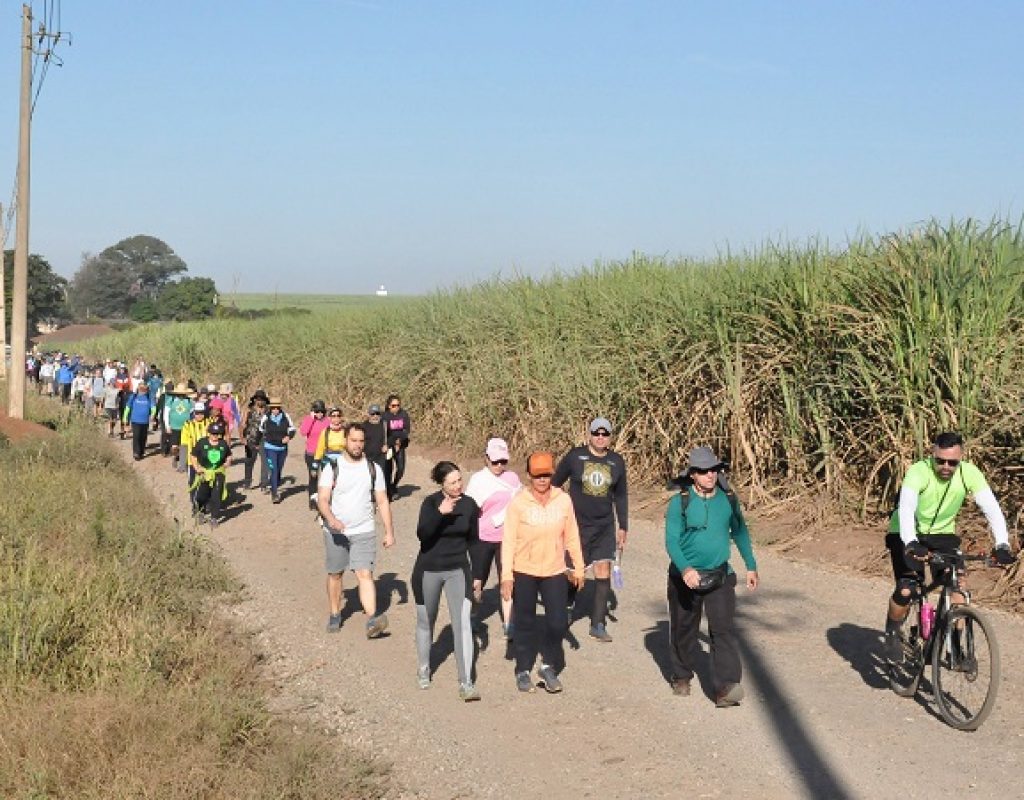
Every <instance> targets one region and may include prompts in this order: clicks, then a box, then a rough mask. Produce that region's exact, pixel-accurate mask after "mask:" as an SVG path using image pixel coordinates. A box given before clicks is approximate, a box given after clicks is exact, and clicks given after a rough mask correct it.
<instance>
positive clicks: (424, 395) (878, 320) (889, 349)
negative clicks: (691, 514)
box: [92, 222, 1024, 510]
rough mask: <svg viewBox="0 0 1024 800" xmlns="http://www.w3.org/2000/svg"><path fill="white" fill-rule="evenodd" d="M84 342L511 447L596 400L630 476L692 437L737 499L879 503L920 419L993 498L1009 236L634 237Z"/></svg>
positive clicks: (1002, 229)
mask: <svg viewBox="0 0 1024 800" xmlns="http://www.w3.org/2000/svg"><path fill="white" fill-rule="evenodd" d="M92 347H93V349H94V351H95V353H96V354H97V355H103V354H108V353H109V354H115V355H116V354H122V355H123V354H127V353H131V354H134V353H139V352H141V353H146V354H147V357H148V358H151V359H153V360H156V361H157V362H158V363H160V364H161V365H162V366H163V367H165V368H166V369H168V370H169V371H170V372H171V374H173V375H175V376H177V375H185V374H192V375H196V376H197V377H201V378H202V379H203V380H204V381H205V380H214V381H216V380H232V381H233V382H234V383H235V384H236V385H238V386H240V387H241V388H242V390H243V392H244V391H248V390H252V389H254V388H256V387H257V386H263V387H264V388H266V389H267V390H268V391H271V392H273V393H280V394H282V395H284V396H285V398H287V400H288V402H289V403H290V405H291V408H292V410H293V411H295V412H297V413H298V412H302V411H304V409H305V408H306V407H307V405H308V403H309V401H310V400H311V399H313V398H315V397H323V398H324V399H326V400H328V401H330V402H337V403H340V404H341V405H343V406H344V407H346V408H348V409H349V412H350V413H351V414H353V415H355V414H359V413H361V411H362V410H363V409H364V408H365V406H366V403H367V402H369V401H371V400H377V401H380V400H381V399H383V397H384V396H385V394H387V393H388V392H390V391H398V392H399V393H401V394H402V395H403V398H404V400H405V403H406V406H407V407H408V408H409V410H410V412H411V414H412V416H413V430H414V434H415V436H414V438H419V439H421V440H427V441H432V442H434V443H441V444H447V445H450V446H453V447H457V448H460V449H463V450H467V451H470V452H479V451H480V450H481V448H482V446H483V442H484V441H485V440H486V438H487V437H488V436H490V435H494V434H501V435H504V436H505V437H506V438H508V439H509V440H510V442H511V443H512V445H513V448H514V450H515V452H516V453H518V455H519V458H520V459H522V458H523V457H524V456H525V454H526V453H527V452H528V451H529V450H530V449H531V448H534V447H547V448H552V449H555V450H559V451H561V450H564V449H565V448H566V447H567V446H568V445H569V444H571V443H573V442H576V441H579V440H580V439H581V438H582V435H583V431H584V425H585V422H586V420H587V419H588V418H590V417H591V416H593V415H594V414H597V413H600V414H602V415H606V416H608V417H609V418H611V419H612V420H613V421H615V423H616V424H617V425H618V427H619V429H620V431H621V433H620V436H619V439H618V443H617V447H618V448H619V449H620V450H621V451H623V452H624V454H625V455H626V456H627V458H628V459H629V463H630V465H631V469H632V472H633V475H634V479H636V480H638V481H642V482H648V483H658V482H660V481H661V480H662V479H663V478H664V477H665V476H667V475H669V474H670V473H672V472H673V471H674V470H676V469H677V468H678V467H679V466H680V465H681V464H682V463H683V461H684V458H685V453H686V452H687V451H688V450H689V449H690V448H691V447H693V446H695V445H697V444H710V445H712V446H713V447H715V448H716V449H717V450H718V452H719V453H720V454H721V455H722V456H724V457H725V458H727V459H728V460H729V461H730V462H731V463H732V464H733V465H734V470H735V472H736V474H737V476H738V477H739V479H740V480H741V482H743V483H745V484H746V485H747V486H749V488H750V497H751V498H752V499H753V500H754V501H755V502H761V501H764V502H768V501H771V500H774V499H780V498H785V497H795V496H799V495H803V494H805V493H806V491H807V489H808V488H809V487H810V488H812V489H822V490H824V491H825V492H827V493H828V494H829V495H831V496H832V497H834V498H840V497H843V498H851V497H855V498H860V499H861V503H860V504H861V505H862V506H863V507H865V508H869V509H879V510H880V509H884V508H886V507H887V506H888V503H889V502H890V500H891V497H892V494H893V491H894V490H895V487H896V486H897V485H898V482H899V480H900V479H901V477H902V473H903V470H904V469H905V468H906V466H907V465H908V464H909V463H910V462H911V461H912V460H913V459H915V458H916V457H918V456H920V455H921V454H922V453H923V452H924V451H925V449H926V445H927V442H928V441H929V437H930V436H932V435H934V434H935V433H937V432H938V431H940V430H943V429H947V428H955V429H959V430H962V431H964V432H965V433H966V434H967V435H968V436H969V437H970V439H971V448H970V455H971V457H972V458H974V459H975V460H977V461H978V462H979V463H981V464H982V466H983V467H984V468H985V469H987V470H989V471H990V474H991V477H992V479H993V482H994V483H995V484H996V486H997V487H998V488H1000V489H1002V490H1004V492H1007V493H1008V494H1005V495H1004V496H1005V497H1006V498H1008V499H1009V500H1010V501H1011V503H1013V504H1016V505H1011V510H1012V509H1013V508H1019V507H1020V506H1019V501H1020V500H1021V497H1020V489H1019V486H1018V485H1017V484H1018V483H1019V482H1017V483H1015V482H1013V481H1011V480H1010V479H1009V476H1008V473H1006V472H1004V471H1003V470H1002V468H1003V467H1005V466H1010V465H1014V464H1019V463H1020V462H1021V459H1022V454H1024V443H1022V435H1021V430H1022V429H1024V386H1022V383H1021V381H1020V375H1021V374H1024V237H1022V232H1021V229H1020V227H1019V226H1017V225H1010V224H1005V223H1001V222H995V223H993V224H991V225H981V224H978V223H975V222H962V223H961V222H950V223H946V224H944V223H938V222H932V223H930V224H929V225H927V226H924V227H922V228H921V229H919V230H916V231H914V232H912V233H908V234H899V235H892V236H884V237H875V238H871V237H865V238H862V239H859V240H856V241H852V242H850V243H849V244H848V245H847V246H846V247H844V248H830V247H827V246H825V245H823V244H820V243H814V242H812V243H809V244H806V245H800V246H788V245H780V244H769V245H766V246H764V247H762V248H760V249H758V250H755V251H751V252H748V253H742V254H731V253H730V254H725V255H723V256H721V257H719V258H717V259H712V260H709V261H704V262H696V261H685V260H684V261H666V260H664V259H659V258H648V257H645V256H641V255H637V256H635V257H634V258H632V259H629V260H627V261H624V262H616V263H609V264H604V265H600V266H598V267H595V268H593V269H590V270H587V271H584V272H582V273H580V274H576V275H557V276H555V277H552V278H550V279H548V280H544V281H538V280H532V279H528V278H523V279H515V280H494V281H491V282H488V283H484V284H482V285H478V286H473V287H469V288H462V289H455V290H451V291H447V292H442V293H437V294H434V295H431V296H428V297H423V298H419V299H412V300H409V301H408V302H405V303H403V304H402V305H401V306H399V307H395V308H383V309H371V308H367V307H357V308H354V309H352V310H349V311H346V312H345V313H334V314H318V315H314V316H312V317H307V318H304V319H301V320H298V321H296V320H294V319H293V320H289V319H268V320H259V321H255V322H251V323H240V322H213V323H203V324H195V325H175V326H163V327H158V328H151V329H146V330H139V331H132V332H128V333H125V334H123V335H120V336H114V337H109V338H106V339H104V340H100V341H97V342H95V343H94V344H93V345H92Z"/></svg>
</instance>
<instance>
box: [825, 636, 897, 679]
mask: <svg viewBox="0 0 1024 800" xmlns="http://www.w3.org/2000/svg"><path fill="white" fill-rule="evenodd" d="M826 638H827V639H828V643H829V646H830V647H831V648H832V649H833V650H835V651H836V653H838V654H839V655H840V656H842V657H843V658H844V659H845V660H846V661H847V663H848V664H849V665H850V666H851V667H852V668H853V670H854V671H855V672H856V673H857V674H858V675H860V677H861V678H862V679H863V680H864V683H866V684H867V685H868V686H870V687H871V688H872V689H886V690H888V688H889V674H888V670H887V668H886V663H885V660H884V659H883V658H882V657H881V655H880V654H879V652H878V649H879V643H878V639H879V632H878V631H877V630H872V629H871V628H864V627H861V626H860V625H854V624H853V623H850V622H844V623H842V624H841V625H838V626H836V627H835V628H829V629H828V633H826Z"/></svg>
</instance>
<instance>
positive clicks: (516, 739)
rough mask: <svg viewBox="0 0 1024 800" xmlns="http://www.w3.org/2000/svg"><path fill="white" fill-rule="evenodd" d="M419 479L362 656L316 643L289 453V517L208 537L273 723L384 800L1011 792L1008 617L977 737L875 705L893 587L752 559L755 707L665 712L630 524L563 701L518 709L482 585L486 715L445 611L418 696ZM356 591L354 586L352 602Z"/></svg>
mask: <svg viewBox="0 0 1024 800" xmlns="http://www.w3.org/2000/svg"><path fill="white" fill-rule="evenodd" d="M122 449H124V450H125V452H126V453H127V451H128V449H129V448H128V446H127V444H126V446H125V447H124V448H122ZM236 452H237V451H236ZM137 466H138V467H139V471H140V472H141V474H142V475H143V476H144V477H145V479H146V480H147V481H148V482H149V483H150V485H151V486H152V488H153V490H154V491H155V493H156V494H157V496H158V497H159V498H161V500H162V501H163V502H164V503H165V505H166V509H167V512H168V513H169V514H171V515H173V516H175V517H177V518H179V519H181V520H186V519H187V518H188V509H187V496H186V492H185V486H184V479H183V478H182V476H180V475H178V474H176V473H174V472H173V471H172V470H171V469H170V466H169V464H168V462H167V461H165V460H163V459H161V458H159V457H157V456H153V457H147V458H146V459H145V460H144V461H142V462H141V463H140V464H138V465H137ZM428 469H429V465H428V464H427V463H426V462H425V461H424V460H423V459H420V458H417V457H416V456H415V455H412V456H411V457H410V461H409V473H408V475H407V476H406V481H405V483H406V495H405V497H403V498H402V499H400V500H399V501H398V502H396V503H395V504H394V506H393V510H394V516H395V527H396V534H397V539H398V543H397V545H396V547H395V548H394V549H392V550H391V551H387V552H383V551H382V555H381V557H380V559H379V566H378V574H379V576H380V581H379V595H380V599H381V601H382V602H383V604H384V606H385V607H386V609H387V613H388V616H389V618H390V622H391V628H390V635H389V636H387V637H386V638H383V639H380V640H376V641H367V640H366V638H365V636H364V633H363V624H362V618H361V614H359V613H358V611H355V613H354V615H353V616H349V617H348V618H347V619H346V621H345V624H344V626H343V628H342V631H341V632H340V633H339V634H336V635H328V634H327V633H325V631H324V625H325V622H326V606H325V593H324V574H323V544H322V539H321V535H320V533H319V531H318V529H317V527H316V525H315V524H314V520H313V516H312V513H311V512H310V511H309V510H308V509H307V506H306V497H305V490H304V485H303V481H304V466H303V464H302V459H301V449H296V451H293V454H292V455H291V456H290V457H289V460H288V463H287V467H286V470H285V471H286V474H287V475H291V476H293V478H294V480H295V483H294V484H290V485H289V486H288V488H287V491H286V494H287V495H288V496H286V498H285V500H284V502H283V503H282V504H280V505H277V506H274V505H272V504H271V503H270V498H269V497H268V496H266V495H262V494H259V493H257V492H248V493H246V496H245V497H244V499H242V500H241V502H240V504H239V503H236V504H235V506H234V507H233V508H232V509H231V514H232V517H231V518H230V519H229V520H228V521H227V522H225V523H224V524H222V525H221V526H220V528H219V529H218V530H217V531H216V532H215V533H214V534H213V535H212V537H211V538H212V540H213V541H214V543H215V545H216V546H217V547H218V548H219V549H220V550H221V551H222V552H223V554H224V556H225V557H226V558H227V560H228V561H229V562H230V564H231V565H232V566H233V568H234V569H235V570H236V571H237V573H238V575H239V576H240V577H241V578H242V579H243V580H244V581H245V583H246V584H247V586H248V588H249V599H248V600H246V601H245V602H244V603H243V605H241V606H240V607H239V608H238V609H237V613H238V614H239V617H240V620H241V621H242V622H243V624H244V625H245V626H247V627H248V628H249V629H251V630H253V631H254V632H255V633H256V635H257V636H258V637H259V639H260V641H261V643H262V646H263V648H264V650H265V652H266V653H267V654H268V667H267V669H268V670H269V673H268V674H269V675H270V676H271V677H272V679H273V680H274V682H275V685H276V686H277V687H278V689H279V695H278V696H277V697H276V699H275V700H274V702H275V704H276V706H277V707H278V708H280V709H281V710H289V711H298V712H300V713H302V714H306V715H309V716H310V717H311V718H312V719H313V720H315V721H316V723H317V724H318V725H321V726H323V727H325V728H327V729H330V730H333V731H336V732H337V734H338V735H339V736H340V737H341V738H342V739H343V740H344V741H345V742H347V743H349V744H354V745H356V746H357V747H362V748H365V750H366V751H367V752H372V753H374V754H375V755H377V756H380V757H383V758H384V759H386V760H387V761H390V762H391V763H392V764H393V767H394V774H395V778H396V785H397V786H400V787H402V788H401V789H396V790H395V795H396V796H402V797H423V798H534V797H538V798H539V797H546V798H562V797H564V798H587V797H594V798H598V797H600V798H635V797H673V798H674V797H701V798H703V797H706V798H716V797H741V796H748V797H755V798H757V800H765V798H790V797H815V798H819V797H828V798H842V797H864V798H867V797H875V798H877V797H903V798H917V797H921V798H924V797H933V796H935V794H936V793H939V794H942V795H945V796H958V797H959V796H967V797H1004V796H1008V795H1007V793H1008V792H1009V795H1010V796H1012V795H1015V794H1016V793H1017V791H1016V790H1014V789H1012V788H1011V787H1013V786H1016V785H1017V784H1018V783H1019V776H1020V771H1021V767H1022V765H1024V757H1022V755H1021V752H1022V750H1024V719H1022V713H1021V709H1022V708H1024V702H1022V698H1024V691H1022V686H1024V680H1022V677H1021V675H1022V670H1021V668H1022V657H1021V653H1022V643H1024V625H1022V623H1021V621H1020V620H1019V619H1018V618H1015V617H1013V616H1011V615H1006V614H1000V613H992V617H993V619H994V620H995V624H996V627H997V632H998V636H999V639H1000V643H1001V645H1002V664H1003V676H1004V678H1003V683H1002V686H1001V689H1000V695H999V702H998V706H997V708H996V710H995V712H994V713H993V715H992V716H991V717H990V718H989V720H988V721H987V722H986V723H985V724H984V725H983V726H982V728H981V730H979V731H978V732H976V733H960V732H957V731H954V730H952V729H950V728H949V727H947V726H946V725H945V724H944V723H943V722H942V720H941V719H939V718H938V717H937V714H936V712H935V711H934V710H933V707H932V705H931V704H930V702H929V701H930V698H928V697H927V696H923V697H920V698H918V699H916V700H913V699H901V698H899V697H897V696H895V695H894V694H893V693H892V692H891V691H889V689H888V688H887V682H886V680H885V678H884V676H883V674H882V672H881V671H880V668H879V666H880V665H879V660H878V657H877V655H876V653H877V651H878V629H879V625H880V622H881V615H882V613H883V606H884V598H885V596H886V594H887V592H888V591H889V587H888V585H887V583H886V582H884V581H880V580H877V579H870V578H865V577H862V576H857V575H850V574H844V573H841V572H839V571H836V572H828V571H822V570H821V569H820V568H818V567H811V566H808V565H805V564H800V563H795V562H791V561H787V560H784V559H782V558H779V557H776V556H773V555H772V554H771V553H769V552H766V551H764V550H761V551H760V552H758V554H757V555H758V559H759V566H760V573H761V577H762V581H763V585H762V588H761V589H759V590H758V591H757V592H755V593H748V592H747V591H746V590H742V589H741V590H740V593H739V594H740V599H739V620H740V625H741V634H742V641H743V645H742V647H743V651H742V654H743V659H744V665H745V672H744V685H745V687H746V690H747V698H746V700H745V701H744V702H743V704H742V705H741V706H740V707H738V708H732V709H716V708H715V707H714V704H713V703H712V702H711V701H710V699H709V697H708V696H707V693H708V692H709V691H710V689H709V688H708V687H707V680H706V677H707V674H706V669H705V671H704V674H703V675H702V676H701V684H702V687H703V688H704V691H701V690H700V689H697V688H696V682H695V691H694V693H693V695H692V696H690V697H688V698H682V697H676V696H673V695H672V694H671V692H670V690H669V688H668V685H667V683H666V680H665V677H664V673H665V670H666V648H667V642H668V623H667V617H666V609H665V599H664V597H665V569H666V564H667V560H666V556H665V554H664V550H663V546H662V532H661V526H660V525H659V524H656V523H651V522H643V521H640V522H634V524H633V526H632V527H633V532H632V535H631V538H630V546H629V549H628V551H627V556H626V560H625V576H626V585H625V588H624V590H623V591H622V592H620V594H619V597H618V607H617V608H616V609H615V610H614V612H613V613H614V617H615V621H614V622H612V623H610V625H609V631H610V633H612V635H613V636H614V639H615V640H614V642H613V643H611V644H601V643H598V642H595V641H593V640H591V639H589V638H588V636H587V620H586V619H581V620H577V621H576V622H575V623H574V624H573V625H572V628H571V636H570V644H569V645H568V646H567V654H566V662H567V666H566V670H565V672H564V673H563V681H564V684H565V687H566V688H565V691H564V692H563V693H562V694H561V695H547V694H545V693H544V692H543V691H538V692H537V693H534V694H529V695H522V694H520V693H518V692H517V691H516V689H515V686H514V683H513V668H512V663H511V661H510V660H509V656H510V653H507V652H506V646H505V642H504V641H503V640H502V639H501V637H500V630H501V629H500V622H499V619H498V616H497V614H496V613H495V604H496V601H495V599H494V591H493V589H491V590H489V591H488V593H487V599H486V600H485V604H484V609H483V612H482V619H481V622H480V624H479V626H478V627H479V632H478V637H477V639H478V643H479V657H478V660H477V675H478V680H477V683H478V686H479V688H480V690H481V693H482V695H483V701H482V702H479V703H470V704H464V703H462V702H460V701H459V700H458V697H457V683H456V678H455V664H454V657H453V656H452V653H451V634H450V630H449V629H447V622H446V619H447V610H446V607H445V605H444V604H443V603H442V608H441V616H440V620H439V625H438V628H439V630H438V631H437V635H438V644H437V645H436V646H435V659H434V660H435V662H438V663H439V666H438V667H437V669H436V672H435V675H434V683H433V686H432V687H431V688H430V689H429V690H426V691H423V690H420V689H419V688H418V687H417V685H416V681H415V657H414V642H413V629H414V621H415V608H414V605H413V603H412V600H411V597H410V592H409V589H408V579H409V574H410V572H411V570H412V565H413V561H414V560H415V556H416V550H417V547H416V536H415V527H416V517H417V514H418V509H419V504H420V501H421V498H422V497H423V496H424V494H425V493H426V492H427V491H429V490H430V488H431V487H430V486H429V481H428V478H427V472H428ZM467 471H468V470H467ZM241 472H242V467H241V466H240V465H236V466H233V467H232V468H231V471H230V473H229V485H231V486H235V485H237V483H238V482H240V480H241ZM413 486H414V487H416V488H415V489H413V488H411V487H413ZM420 487H422V488H420ZM189 524H190V523H189ZM204 530H208V529H205V528H204ZM879 546H881V536H880V538H879ZM741 569H742V565H741ZM741 574H742V572H741ZM353 585H354V583H353V580H352V578H351V576H347V577H346V588H347V589H350V588H351V587H352V586H353ZM492 585H493V581H492ZM346 600H347V604H348V605H347V611H346V613H349V612H353V610H354V609H355V607H356V606H357V602H358V601H357V600H356V598H355V594H354V592H351V591H346Z"/></svg>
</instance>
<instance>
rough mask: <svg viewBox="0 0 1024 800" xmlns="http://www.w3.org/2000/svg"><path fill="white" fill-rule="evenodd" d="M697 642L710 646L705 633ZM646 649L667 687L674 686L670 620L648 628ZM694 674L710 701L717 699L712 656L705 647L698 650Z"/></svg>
mask: <svg viewBox="0 0 1024 800" xmlns="http://www.w3.org/2000/svg"><path fill="white" fill-rule="evenodd" d="M697 641H698V642H699V643H701V644H704V645H708V646H710V642H709V641H708V638H707V636H706V635H705V634H704V633H700V634H698V636H697ZM644 647H645V648H647V652H648V653H650V654H651V658H652V659H653V661H654V663H655V664H656V665H657V667H658V670H659V671H660V672H661V677H662V678H663V679H664V681H665V683H666V685H668V686H671V685H672V678H673V677H674V676H673V675H672V663H671V661H670V660H669V655H668V651H669V634H668V620H667V619H663V620H659V621H658V622H656V623H655V624H654V626H653V627H650V628H647V629H645V631H644ZM693 674H694V677H696V678H697V682H698V683H699V684H700V689H701V691H702V692H704V696H705V697H707V698H708V700H714V699H715V687H714V685H713V681H712V679H711V654H710V653H708V652H705V650H704V648H703V647H700V648H698V652H697V656H696V658H695V659H694V665H693Z"/></svg>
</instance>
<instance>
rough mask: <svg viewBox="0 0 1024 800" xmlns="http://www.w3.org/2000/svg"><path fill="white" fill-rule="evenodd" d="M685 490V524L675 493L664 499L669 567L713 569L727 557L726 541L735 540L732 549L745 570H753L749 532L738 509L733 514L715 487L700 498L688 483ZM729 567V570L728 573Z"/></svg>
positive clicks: (754, 564) (755, 567)
mask: <svg viewBox="0 0 1024 800" xmlns="http://www.w3.org/2000/svg"><path fill="white" fill-rule="evenodd" d="M687 491H688V492H689V493H690V500H689V502H688V504H687V506H686V524H685V525H684V524H683V518H682V514H681V513H680V511H681V508H682V501H681V500H680V499H679V495H678V494H677V495H675V496H674V497H673V498H672V499H671V500H669V501H668V508H667V509H666V510H665V549H666V550H667V551H668V555H669V558H671V559H672V566H674V567H675V568H676V569H678V570H679V572H680V574H682V573H683V572H685V571H686V569H687V568H688V567H693V568H694V569H714V568H715V567H719V566H721V565H722V564H724V563H726V562H727V561H728V560H729V540H730V539H732V541H734V542H736V549H737V550H739V551H740V555H741V556H742V557H743V563H744V564H745V565H746V567H747V569H748V570H751V571H754V572H756V571H757V562H756V561H755V560H754V549H753V547H752V546H751V544H750V531H749V530H747V523H746V521H745V520H744V519H743V514H742V512H740V513H739V514H737V515H733V511H732V505H731V504H730V503H729V498H728V497H727V496H726V494H725V492H723V491H721V490H720V489H716V490H715V493H714V494H713V495H711V497H710V498H708V499H704V498H703V497H701V496H700V495H698V494H697V493H696V492H695V491H694V489H693V487H692V486H691V487H690V488H689V489H687ZM732 571H733V570H732V567H729V572H732Z"/></svg>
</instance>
